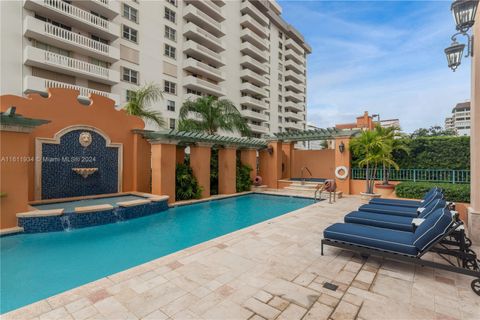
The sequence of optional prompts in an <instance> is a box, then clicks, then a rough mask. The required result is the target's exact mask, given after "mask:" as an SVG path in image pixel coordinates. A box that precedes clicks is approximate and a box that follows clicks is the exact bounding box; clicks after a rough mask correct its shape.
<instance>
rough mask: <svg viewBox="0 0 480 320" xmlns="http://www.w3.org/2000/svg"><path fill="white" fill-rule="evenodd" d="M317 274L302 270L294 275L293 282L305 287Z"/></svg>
mask: <svg viewBox="0 0 480 320" xmlns="http://www.w3.org/2000/svg"><path fill="white" fill-rule="evenodd" d="M316 277H317V276H316V275H315V274H313V273H310V272H304V273H302V274H300V275H299V276H298V277H296V278H295V279H294V280H293V282H295V283H297V284H299V285H301V286H304V287H307V286H308V285H309V284H310V283H311V282H312V281H313V280H314V279H315V278H316Z"/></svg>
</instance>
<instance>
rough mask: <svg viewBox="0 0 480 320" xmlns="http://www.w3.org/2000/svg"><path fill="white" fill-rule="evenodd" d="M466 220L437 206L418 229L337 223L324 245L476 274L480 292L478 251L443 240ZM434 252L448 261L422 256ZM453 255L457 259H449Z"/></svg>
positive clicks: (475, 287) (474, 285)
mask: <svg viewBox="0 0 480 320" xmlns="http://www.w3.org/2000/svg"><path fill="white" fill-rule="evenodd" d="M462 225H463V222H462V221H460V220H458V219H457V217H456V216H455V215H452V214H451V212H450V211H449V210H448V209H437V210H435V211H434V212H433V213H432V214H431V217H430V218H429V219H426V220H425V221H424V222H423V223H422V224H420V226H418V228H417V229H416V230H415V232H406V231H399V230H391V229H385V228H379V227H372V226H367V225H360V224H353V223H335V224H333V225H331V226H329V227H328V228H326V229H325V230H324V232H323V235H324V239H323V240H322V243H321V245H322V247H321V254H322V255H323V246H324V245H329V246H335V247H338V248H342V249H347V250H351V251H355V252H358V253H359V254H360V255H361V256H363V257H367V256H369V255H372V256H378V257H382V258H385V259H391V260H395V261H402V262H407V263H412V264H416V265H421V266H427V267H432V268H437V269H442V270H446V271H450V272H455V273H460V274H464V275H468V276H472V277H475V278H476V279H475V280H473V281H472V283H471V287H472V290H473V291H474V292H475V293H476V294H477V295H480V271H479V261H478V259H477V256H476V254H475V252H473V251H472V250H471V249H469V248H466V247H459V248H451V247H449V246H448V245H446V244H444V243H442V241H444V240H447V241H448V239H449V238H450V237H451V236H452V235H453V234H454V233H455V232H456V230H457V229H459V228H461V227H462ZM427 252H432V253H436V254H438V255H440V256H441V257H442V258H444V259H446V260H447V262H448V264H443V263H439V262H434V261H432V260H425V259H422V257H423V255H425V254H426V253H427ZM448 257H453V258H454V259H452V260H453V261H450V260H449V259H447V258H448Z"/></svg>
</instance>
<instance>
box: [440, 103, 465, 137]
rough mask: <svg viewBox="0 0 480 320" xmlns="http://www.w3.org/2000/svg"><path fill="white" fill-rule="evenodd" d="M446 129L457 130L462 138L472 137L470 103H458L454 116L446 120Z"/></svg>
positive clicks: (453, 110) (453, 111)
mask: <svg viewBox="0 0 480 320" xmlns="http://www.w3.org/2000/svg"><path fill="white" fill-rule="evenodd" d="M445 129H447V130H448V129H451V130H455V131H456V132H457V134H458V135H460V136H469V135H470V102H461V103H457V105H456V106H455V107H454V108H453V109H452V116H451V117H448V118H445Z"/></svg>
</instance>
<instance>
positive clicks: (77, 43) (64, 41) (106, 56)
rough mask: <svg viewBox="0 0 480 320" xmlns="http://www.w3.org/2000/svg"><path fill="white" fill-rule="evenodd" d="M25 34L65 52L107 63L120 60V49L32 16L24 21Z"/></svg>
mask: <svg viewBox="0 0 480 320" xmlns="http://www.w3.org/2000/svg"><path fill="white" fill-rule="evenodd" d="M23 33H24V35H25V37H27V38H33V39H35V40H38V41H41V42H44V43H47V44H51V45H53V46H56V47H59V48H63V49H65V50H70V51H75V52H78V53H81V54H83V55H86V56H90V57H94V58H97V59H101V60H104V61H107V62H116V61H118V60H119V59H120V50H119V49H118V48H115V47H112V46H109V45H108V44H104V43H102V42H100V41H95V40H92V39H90V38H89V37H85V36H83V35H81V34H78V33H75V32H71V31H68V30H66V29H63V28H60V27H57V26H54V25H53V24H50V23H46V22H43V21H42V20H38V19H35V18H34V17H31V16H26V17H25V19H24V20H23Z"/></svg>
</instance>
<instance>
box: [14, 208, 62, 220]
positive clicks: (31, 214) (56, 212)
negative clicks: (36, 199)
mask: <svg viewBox="0 0 480 320" xmlns="http://www.w3.org/2000/svg"><path fill="white" fill-rule="evenodd" d="M63 210H64V209H51V210H34V211H27V212H21V213H17V218H35V217H52V216H61V215H62V214H63Z"/></svg>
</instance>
